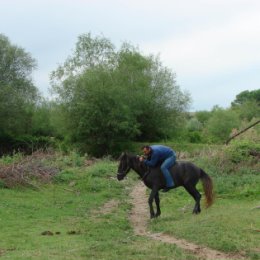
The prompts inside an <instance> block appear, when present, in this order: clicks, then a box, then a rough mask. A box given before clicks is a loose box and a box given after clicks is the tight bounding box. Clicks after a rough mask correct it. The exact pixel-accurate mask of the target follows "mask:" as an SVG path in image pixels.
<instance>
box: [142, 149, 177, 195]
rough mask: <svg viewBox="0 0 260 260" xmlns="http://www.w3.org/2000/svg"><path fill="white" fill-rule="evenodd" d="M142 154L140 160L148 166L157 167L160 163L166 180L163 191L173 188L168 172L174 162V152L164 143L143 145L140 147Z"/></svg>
mask: <svg viewBox="0 0 260 260" xmlns="http://www.w3.org/2000/svg"><path fill="white" fill-rule="evenodd" d="M142 150H143V153H144V155H145V157H144V156H140V158H139V160H140V162H144V163H145V165H147V166H149V167H153V168H154V167H157V166H159V165H160V169H161V171H162V173H163V176H164V178H165V180H166V187H165V188H164V189H163V192H167V191H169V190H170V189H173V188H174V181H173V178H172V176H171V174H170V172H169V170H170V168H171V167H172V166H173V165H174V164H175V162H176V154H175V152H174V151H173V150H172V149H171V148H170V147H168V146H164V145H151V146H149V145H145V146H143V147H142Z"/></svg>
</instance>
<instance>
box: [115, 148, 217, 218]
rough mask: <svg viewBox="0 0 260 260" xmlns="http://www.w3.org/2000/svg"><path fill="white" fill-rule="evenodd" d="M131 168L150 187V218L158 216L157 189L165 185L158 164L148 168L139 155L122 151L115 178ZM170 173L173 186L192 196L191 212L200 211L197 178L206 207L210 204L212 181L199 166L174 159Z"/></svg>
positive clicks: (123, 174)
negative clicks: (193, 203)
mask: <svg viewBox="0 0 260 260" xmlns="http://www.w3.org/2000/svg"><path fill="white" fill-rule="evenodd" d="M131 169H132V170H134V171H135V172H136V173H137V174H138V175H139V177H140V178H141V179H142V181H143V182H144V184H145V185H146V186H147V187H148V188H149V189H151V193H150V196H149V199H148V204H149V208H150V218H151V219H152V218H156V217H159V216H160V215H161V209H160V198H159V191H160V190H161V189H164V188H165V187H166V181H165V178H164V176H163V174H162V172H161V170H160V166H158V167H155V168H150V167H148V166H146V165H145V164H144V162H140V160H139V156H137V155H133V154H131V153H127V152H124V153H122V154H121V156H120V157H119V165H118V171H117V179H118V180H119V181H121V180H123V179H124V178H125V177H126V175H127V174H128V172H129V171H130V170H131ZM170 173H171V175H172V178H173V180H174V183H175V186H174V188H177V187H180V186H183V187H184V188H185V189H186V191H187V192H188V193H189V194H190V195H191V196H192V197H193V198H194V200H195V206H194V209H193V214H199V213H200V212H201V208H200V199H201V194H200V193H199V191H198V190H197V189H196V184H197V183H198V181H199V180H201V181H202V185H203V190H204V193H205V196H206V207H210V206H211V205H212V203H213V199H214V194H213V181H212V179H211V178H210V176H209V175H208V174H207V173H205V172H204V171H203V170H202V169H201V168H199V167H197V166H196V165H195V164H193V163H191V162H188V161H176V162H175V164H174V165H173V166H172V168H171V169H170ZM153 201H155V204H156V212H155V211H154V208H153Z"/></svg>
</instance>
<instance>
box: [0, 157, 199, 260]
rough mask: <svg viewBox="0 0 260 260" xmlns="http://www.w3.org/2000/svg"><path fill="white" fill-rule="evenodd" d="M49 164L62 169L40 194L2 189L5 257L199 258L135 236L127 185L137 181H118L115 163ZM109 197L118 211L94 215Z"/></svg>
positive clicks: (0, 236) (0, 239) (1, 253)
mask: <svg viewBox="0 0 260 260" xmlns="http://www.w3.org/2000/svg"><path fill="white" fill-rule="evenodd" d="M74 159H75V158H74ZM76 160H77V161H79V160H78V158H76ZM71 161H72V162H71ZM49 163H53V164H55V165H56V164H59V166H60V167H61V168H63V169H61V173H60V174H59V175H57V176H56V178H55V179H54V180H53V182H52V183H49V184H44V185H40V184H39V185H38V186H39V187H40V188H39V190H37V191H36V190H32V189H28V188H22V187H20V188H14V189H3V188H2V189H0V196H1V204H0V229H1V232H0V257H1V259H12V260H16V259H19V260H23V259H24V260H30V259H37V260H38V259H39V260H40V259H42V260H43V259H44V260H45V259H52V260H56V259H68V260H73V259H77V260H79V259H106V260H109V259H111V260H115V259H126V260H128V259H129V260H130V259H131V260H132V259H148V258H149V259H154V260H155V259H156V260H157V259H165V260H168V259H169V260H170V259H176V260H177V259H178V260H179V259H180V260H185V259H191V260H193V259H194V260H195V259H197V258H195V257H193V256H191V255H190V254H188V253H186V252H183V250H181V249H179V248H177V247H176V246H174V245H164V244H161V243H158V242H155V241H151V240H149V239H147V238H143V237H136V236H135V235H134V234H133V229H132V227H131V225H130V223H129V219H128V216H129V212H130V209H131V205H130V204H129V197H128V192H129V191H130V190H129V189H126V185H127V186H130V187H131V185H132V184H133V183H134V180H133V179H131V178H130V179H128V181H127V184H126V183H123V182H118V181H117V180H116V179H114V177H115V173H116V168H117V164H116V163H114V162H111V161H109V160H102V161H99V162H97V163H96V164H94V165H93V166H91V167H88V168H86V167H84V166H83V164H82V162H81V163H76V164H75V163H74V160H72V159H71V160H70V159H68V158H64V160H63V159H61V158H58V159H57V160H56V161H55V160H53V162H49ZM111 199H113V200H117V201H119V204H118V206H117V207H116V208H115V209H113V210H112V211H111V212H109V213H107V214H102V213H101V212H100V213H95V212H97V211H98V210H99V209H100V208H102V205H103V204H104V203H106V202H107V201H109V200H111ZM44 231H50V232H52V233H53V235H42V233H43V232H44ZM56 232H58V234H56Z"/></svg>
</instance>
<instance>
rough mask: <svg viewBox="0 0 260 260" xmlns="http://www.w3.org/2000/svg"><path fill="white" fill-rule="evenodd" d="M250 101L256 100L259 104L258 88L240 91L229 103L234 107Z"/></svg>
mask: <svg viewBox="0 0 260 260" xmlns="http://www.w3.org/2000/svg"><path fill="white" fill-rule="evenodd" d="M250 101H256V102H257V104H258V105H260V89H257V90H252V91H249V90H245V91H242V92H241V93H239V94H238V95H237V96H236V99H235V100H234V101H233V102H232V103H231V105H232V107H235V106H239V105H242V104H244V103H247V102H250Z"/></svg>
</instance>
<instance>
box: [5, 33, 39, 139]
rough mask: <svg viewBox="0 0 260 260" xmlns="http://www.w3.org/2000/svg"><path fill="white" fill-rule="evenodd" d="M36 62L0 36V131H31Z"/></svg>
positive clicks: (35, 93)
mask: <svg viewBox="0 0 260 260" xmlns="http://www.w3.org/2000/svg"><path fill="white" fill-rule="evenodd" d="M35 67H36V62H35V60H34V59H33V58H32V57H31V55H30V54H29V53H28V52H26V51H25V50H24V49H23V48H20V47H18V46H16V45H13V44H11V43H10V41H9V39H8V38H7V37H6V36H4V35H2V34H0V132H2V133H9V134H19V133H25V132H26V131H28V129H29V128H30V118H31V113H32V104H33V102H35V101H36V99H37V88H36V87H35V86H34V85H33V83H32V79H31V73H32V71H33V69H34V68H35Z"/></svg>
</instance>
